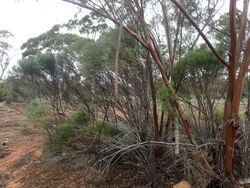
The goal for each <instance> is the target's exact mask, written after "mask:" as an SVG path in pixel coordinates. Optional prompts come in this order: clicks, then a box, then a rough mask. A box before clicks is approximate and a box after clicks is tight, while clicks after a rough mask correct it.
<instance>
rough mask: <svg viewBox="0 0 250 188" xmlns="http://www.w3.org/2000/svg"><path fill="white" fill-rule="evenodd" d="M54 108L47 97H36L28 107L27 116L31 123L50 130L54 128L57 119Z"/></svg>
mask: <svg viewBox="0 0 250 188" xmlns="http://www.w3.org/2000/svg"><path fill="white" fill-rule="evenodd" d="M52 114H53V109H52V107H51V105H50V104H49V102H48V101H47V100H45V99H34V100H32V101H31V102H30V103H29V105H28V107H27V116H28V118H29V120H30V121H31V123H32V124H33V125H34V126H35V127H37V128H42V129H45V130H46V131H48V130H49V129H50V128H52V126H53V124H54V123H55V120H54V118H53V115H52Z"/></svg>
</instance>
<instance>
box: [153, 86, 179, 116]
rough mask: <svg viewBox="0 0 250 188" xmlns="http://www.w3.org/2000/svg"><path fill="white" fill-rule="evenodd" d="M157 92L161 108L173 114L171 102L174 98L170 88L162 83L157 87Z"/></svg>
mask: <svg viewBox="0 0 250 188" xmlns="http://www.w3.org/2000/svg"><path fill="white" fill-rule="evenodd" d="M157 94H158V97H159V99H160V103H161V105H162V108H163V110H164V111H165V112H167V113H169V114H174V113H175V110H174V108H173V103H174V100H175V99H174V96H173V93H172V92H171V90H170V89H169V88H167V87H166V86H165V85H163V86H161V87H160V88H159V89H158V91H157Z"/></svg>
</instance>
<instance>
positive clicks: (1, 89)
mask: <svg viewBox="0 0 250 188" xmlns="http://www.w3.org/2000/svg"><path fill="white" fill-rule="evenodd" d="M7 96H8V89H7V87H6V85H5V84H4V83H0V102H3V101H5V100H6V98H7Z"/></svg>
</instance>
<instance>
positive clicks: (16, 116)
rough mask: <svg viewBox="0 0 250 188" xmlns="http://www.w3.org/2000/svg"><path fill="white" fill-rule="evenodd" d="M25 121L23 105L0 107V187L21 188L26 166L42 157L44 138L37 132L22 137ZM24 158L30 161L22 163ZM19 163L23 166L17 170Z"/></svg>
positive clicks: (2, 105)
mask: <svg viewBox="0 0 250 188" xmlns="http://www.w3.org/2000/svg"><path fill="white" fill-rule="evenodd" d="M25 120H26V116H25V106H24V105H22V104H1V105H0V144H1V145H0V187H6V188H15V187H21V185H22V183H23V182H22V181H21V179H22V176H23V173H24V171H25V169H26V167H27V165H28V164H29V162H30V161H32V160H35V159H36V158H38V157H40V156H41V155H42V145H43V143H44V140H45V139H44V136H43V135H42V134H39V133H37V132H30V133H29V134H27V135H24V134H23V129H24V127H23V123H24V121H25ZM26 156H29V158H30V159H31V158H32V160H28V161H25V162H24V161H23V160H24V159H25V157H26ZM21 162H23V163H24V164H23V165H22V166H21V168H19V167H18V164H19V163H21ZM17 167H18V168H17Z"/></svg>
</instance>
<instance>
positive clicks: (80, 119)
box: [72, 108, 90, 125]
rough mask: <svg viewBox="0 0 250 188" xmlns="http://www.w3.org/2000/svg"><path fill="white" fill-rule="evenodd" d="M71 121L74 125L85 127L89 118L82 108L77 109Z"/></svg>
mask: <svg viewBox="0 0 250 188" xmlns="http://www.w3.org/2000/svg"><path fill="white" fill-rule="evenodd" d="M72 121H73V123H75V124H79V125H87V124H88V123H89V121H90V118H89V116H88V114H87V113H86V111H85V110H84V109H83V108H78V109H77V110H76V111H75V112H74V113H73V115H72Z"/></svg>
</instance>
